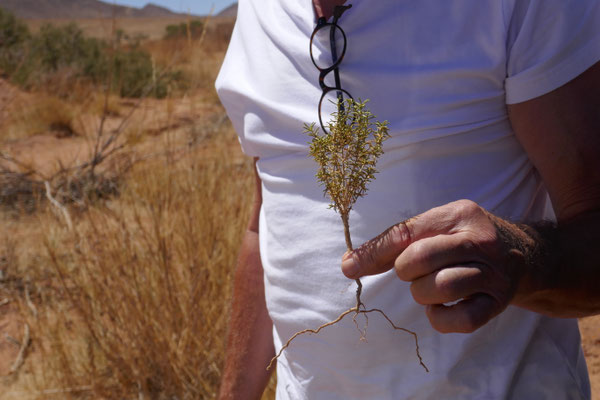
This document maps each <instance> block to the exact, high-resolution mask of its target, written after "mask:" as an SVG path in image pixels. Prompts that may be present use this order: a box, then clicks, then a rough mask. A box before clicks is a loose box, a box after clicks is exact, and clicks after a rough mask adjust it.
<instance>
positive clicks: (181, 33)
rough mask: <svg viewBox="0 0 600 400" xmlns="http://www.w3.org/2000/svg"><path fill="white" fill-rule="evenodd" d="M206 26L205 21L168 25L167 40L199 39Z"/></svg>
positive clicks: (166, 29)
mask: <svg viewBox="0 0 600 400" xmlns="http://www.w3.org/2000/svg"><path fill="white" fill-rule="evenodd" d="M205 27H206V25H205V24H204V21H201V20H193V21H189V22H181V23H179V24H171V25H167V27H166V28H165V31H166V32H165V39H181V38H193V39H198V38H200V36H202V34H203V32H204V30H205Z"/></svg>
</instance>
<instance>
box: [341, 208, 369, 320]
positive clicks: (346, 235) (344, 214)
mask: <svg viewBox="0 0 600 400" xmlns="http://www.w3.org/2000/svg"><path fill="white" fill-rule="evenodd" d="M348 214H349V213H348V212H340V215H341V217H342V222H343V223H344V238H345V239H346V247H347V248H348V251H352V250H353V248H352V238H351V237H350V222H349V221H350V216H349V215H348ZM354 281H355V282H356V285H357V287H356V307H355V308H356V312H357V313H358V312H359V311H360V307H361V306H362V307H364V306H365V305H364V304H363V302H362V301H361V300H360V295H361V294H362V282H361V281H360V279H355V280H354Z"/></svg>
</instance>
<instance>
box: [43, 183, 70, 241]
mask: <svg viewBox="0 0 600 400" xmlns="http://www.w3.org/2000/svg"><path fill="white" fill-rule="evenodd" d="M44 186H45V187H46V198H47V199H48V200H49V201H50V204H52V205H53V206H54V207H56V208H58V209H59V210H60V212H61V213H62V215H63V217H64V218H65V222H66V223H67V227H69V230H70V231H72V230H73V221H72V220H71V216H70V215H69V211H67V208H66V207H65V206H63V205H62V204H60V202H59V201H58V200H56V199H55V198H54V197H53V196H52V189H50V183H49V182H48V181H44Z"/></svg>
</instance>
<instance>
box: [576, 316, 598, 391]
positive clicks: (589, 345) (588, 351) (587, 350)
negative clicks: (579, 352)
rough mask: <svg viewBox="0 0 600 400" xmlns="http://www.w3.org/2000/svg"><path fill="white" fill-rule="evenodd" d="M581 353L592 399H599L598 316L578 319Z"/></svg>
mask: <svg viewBox="0 0 600 400" xmlns="http://www.w3.org/2000/svg"><path fill="white" fill-rule="evenodd" d="M579 328H580V330H581V338H582V343H583V353H584V354H585V360H586V361H587V366H588V371H589V373H590V380H591V383H592V399H596V400H597V399H600V316H595V317H589V318H583V319H580V320H579Z"/></svg>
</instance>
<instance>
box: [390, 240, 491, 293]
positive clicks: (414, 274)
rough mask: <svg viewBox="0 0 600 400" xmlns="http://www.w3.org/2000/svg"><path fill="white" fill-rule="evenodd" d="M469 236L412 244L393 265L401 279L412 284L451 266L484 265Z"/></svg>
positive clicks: (418, 241)
mask: <svg viewBox="0 0 600 400" xmlns="http://www.w3.org/2000/svg"><path fill="white" fill-rule="evenodd" d="M470 235H471V234H470V233H468V232H465V233H463V232H461V233H456V234H450V235H449V234H442V235H436V236H433V237H428V238H424V239H420V240H417V241H416V242H414V243H411V244H410V245H409V246H408V247H407V248H406V249H405V250H404V251H403V252H402V254H400V255H399V256H398V257H397V258H396V260H395V262H394V268H395V270H396V274H397V275H398V278H400V279H402V280H403V281H406V282H412V281H414V280H416V279H419V278H421V277H423V276H426V275H429V274H431V273H432V272H434V271H437V270H439V269H441V268H444V267H447V266H449V265H458V264H462V265H464V264H468V263H471V262H484V260H482V259H481V258H480V257H478V255H479V254H480V253H479V252H478V251H477V245H476V244H475V243H474V241H473V240H471V238H470Z"/></svg>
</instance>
